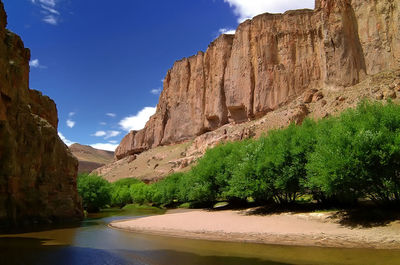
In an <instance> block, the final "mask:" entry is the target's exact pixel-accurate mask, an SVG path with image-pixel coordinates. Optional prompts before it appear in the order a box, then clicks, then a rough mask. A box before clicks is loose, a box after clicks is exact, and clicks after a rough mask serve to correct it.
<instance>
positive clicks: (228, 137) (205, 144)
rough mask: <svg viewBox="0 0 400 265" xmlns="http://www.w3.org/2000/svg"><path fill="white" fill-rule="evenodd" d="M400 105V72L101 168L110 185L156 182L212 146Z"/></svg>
mask: <svg viewBox="0 0 400 265" xmlns="http://www.w3.org/2000/svg"><path fill="white" fill-rule="evenodd" d="M363 99H368V100H371V101H385V100H387V99H391V100H393V101H394V102H396V103H400V68H398V70H389V71H384V72H381V73H378V74H375V75H370V76H367V77H366V78H365V80H363V81H362V82H360V83H359V84H356V85H354V86H350V87H346V89H342V88H336V87H333V88H332V87H325V88H321V89H319V90H316V89H310V90H306V91H305V92H304V93H303V94H301V95H300V96H298V97H296V98H295V99H294V100H292V101H291V102H290V103H288V104H287V105H285V106H282V107H280V108H278V109H276V110H273V111H271V112H268V113H267V114H266V115H265V116H263V117H261V118H259V119H255V120H251V121H248V122H244V123H240V124H225V125H223V126H222V127H220V128H218V129H216V130H214V131H211V132H207V133H204V134H202V135H200V136H197V137H196V138H194V139H193V140H188V141H185V142H184V143H179V144H173V145H168V146H158V147H155V148H151V149H150V150H147V151H144V152H142V153H140V154H135V155H130V156H127V157H124V158H122V159H120V160H118V161H115V162H114V163H111V164H108V165H106V166H104V167H101V168H98V169H96V170H95V172H96V173H98V174H100V175H101V176H103V177H104V178H106V179H107V180H109V181H116V180H119V179H122V178H130V177H134V178H138V179H141V180H143V181H145V182H154V181H157V180H159V179H160V178H163V177H165V176H167V175H169V174H171V173H174V172H180V171H186V170H189V169H190V168H191V166H192V165H194V164H195V162H196V160H197V159H198V158H199V157H201V156H202V155H203V154H204V153H205V151H206V150H207V149H208V148H212V147H214V146H215V145H217V144H219V143H223V142H227V141H238V140H242V139H247V138H254V137H255V138H257V137H259V136H261V135H262V134H265V133H266V132H268V131H269V130H271V129H278V128H282V127H285V126H287V125H288V124H289V123H291V122H294V123H297V124H299V123H301V122H302V121H303V120H304V119H305V118H306V117H310V118H314V119H321V118H324V117H327V116H331V115H337V114H339V113H341V112H342V111H343V110H346V109H348V108H353V107H355V106H357V104H358V103H359V102H360V101H361V100H363Z"/></svg>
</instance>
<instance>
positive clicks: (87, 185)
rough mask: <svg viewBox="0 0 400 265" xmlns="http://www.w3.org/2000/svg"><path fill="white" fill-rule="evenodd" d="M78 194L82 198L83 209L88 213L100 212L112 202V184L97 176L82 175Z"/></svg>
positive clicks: (79, 178)
mask: <svg viewBox="0 0 400 265" xmlns="http://www.w3.org/2000/svg"><path fill="white" fill-rule="evenodd" d="M77 184H78V193H79V195H80V196H81V197H82V203H83V207H84V208H85V209H86V210H87V211H88V212H98V211H99V210H100V209H101V208H103V207H105V206H106V205H108V204H110V202H111V184H110V183H109V182H108V181H107V180H105V179H103V178H102V177H100V176H97V175H89V174H80V175H79V176H78V181H77Z"/></svg>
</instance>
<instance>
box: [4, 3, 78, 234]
mask: <svg viewBox="0 0 400 265" xmlns="http://www.w3.org/2000/svg"><path fill="white" fill-rule="evenodd" d="M6 23H7V21H6V14H5V11H4V7H3V4H2V2H1V1H0V80H1V86H0V227H9V226H20V225H25V224H29V223H33V222H35V223H36V222H51V221H65V220H73V219H80V218H81V217H82V207H81V202H80V198H79V196H78V193H77V189H76V175H77V168H78V161H77V160H76V159H75V158H74V157H73V156H72V154H71V153H70V152H69V150H68V148H67V146H66V145H65V144H64V143H63V142H62V141H61V140H60V138H59V137H58V135H57V125H58V118H57V109H56V105H55V103H54V102H53V101H52V100H51V99H50V98H48V97H46V96H43V95H42V94H41V93H40V92H38V91H34V90H30V89H29V88H28V87H29V59H30V52H29V50H28V49H25V48H24V45H23V42H22V41H21V39H20V38H19V37H18V36H17V35H15V34H13V33H11V32H9V31H7V30H6V29H5V27H6Z"/></svg>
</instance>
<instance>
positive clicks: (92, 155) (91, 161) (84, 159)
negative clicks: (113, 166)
mask: <svg viewBox="0 0 400 265" xmlns="http://www.w3.org/2000/svg"><path fill="white" fill-rule="evenodd" d="M69 150H71V152H72V154H73V155H74V156H75V157H76V158H77V159H78V162H79V166H78V173H79V174H80V173H90V172H92V171H93V170H95V169H96V168H99V167H102V166H105V165H106V164H110V163H112V162H113V161H114V152H110V151H105V150H99V149H95V148H93V147H91V146H87V145H81V144H73V145H71V146H70V147H69Z"/></svg>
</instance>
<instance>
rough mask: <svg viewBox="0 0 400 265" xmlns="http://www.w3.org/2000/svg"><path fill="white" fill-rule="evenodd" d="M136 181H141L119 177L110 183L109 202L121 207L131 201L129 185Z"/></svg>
mask: <svg viewBox="0 0 400 265" xmlns="http://www.w3.org/2000/svg"><path fill="white" fill-rule="evenodd" d="M138 183H141V181H140V180H138V179H134V178H126V179H121V180H118V181H116V182H114V183H112V184H111V204H112V205H113V206H118V207H121V208H122V207H124V206H125V205H126V204H130V203H132V198H131V193H130V187H131V186H132V185H135V184H138Z"/></svg>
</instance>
